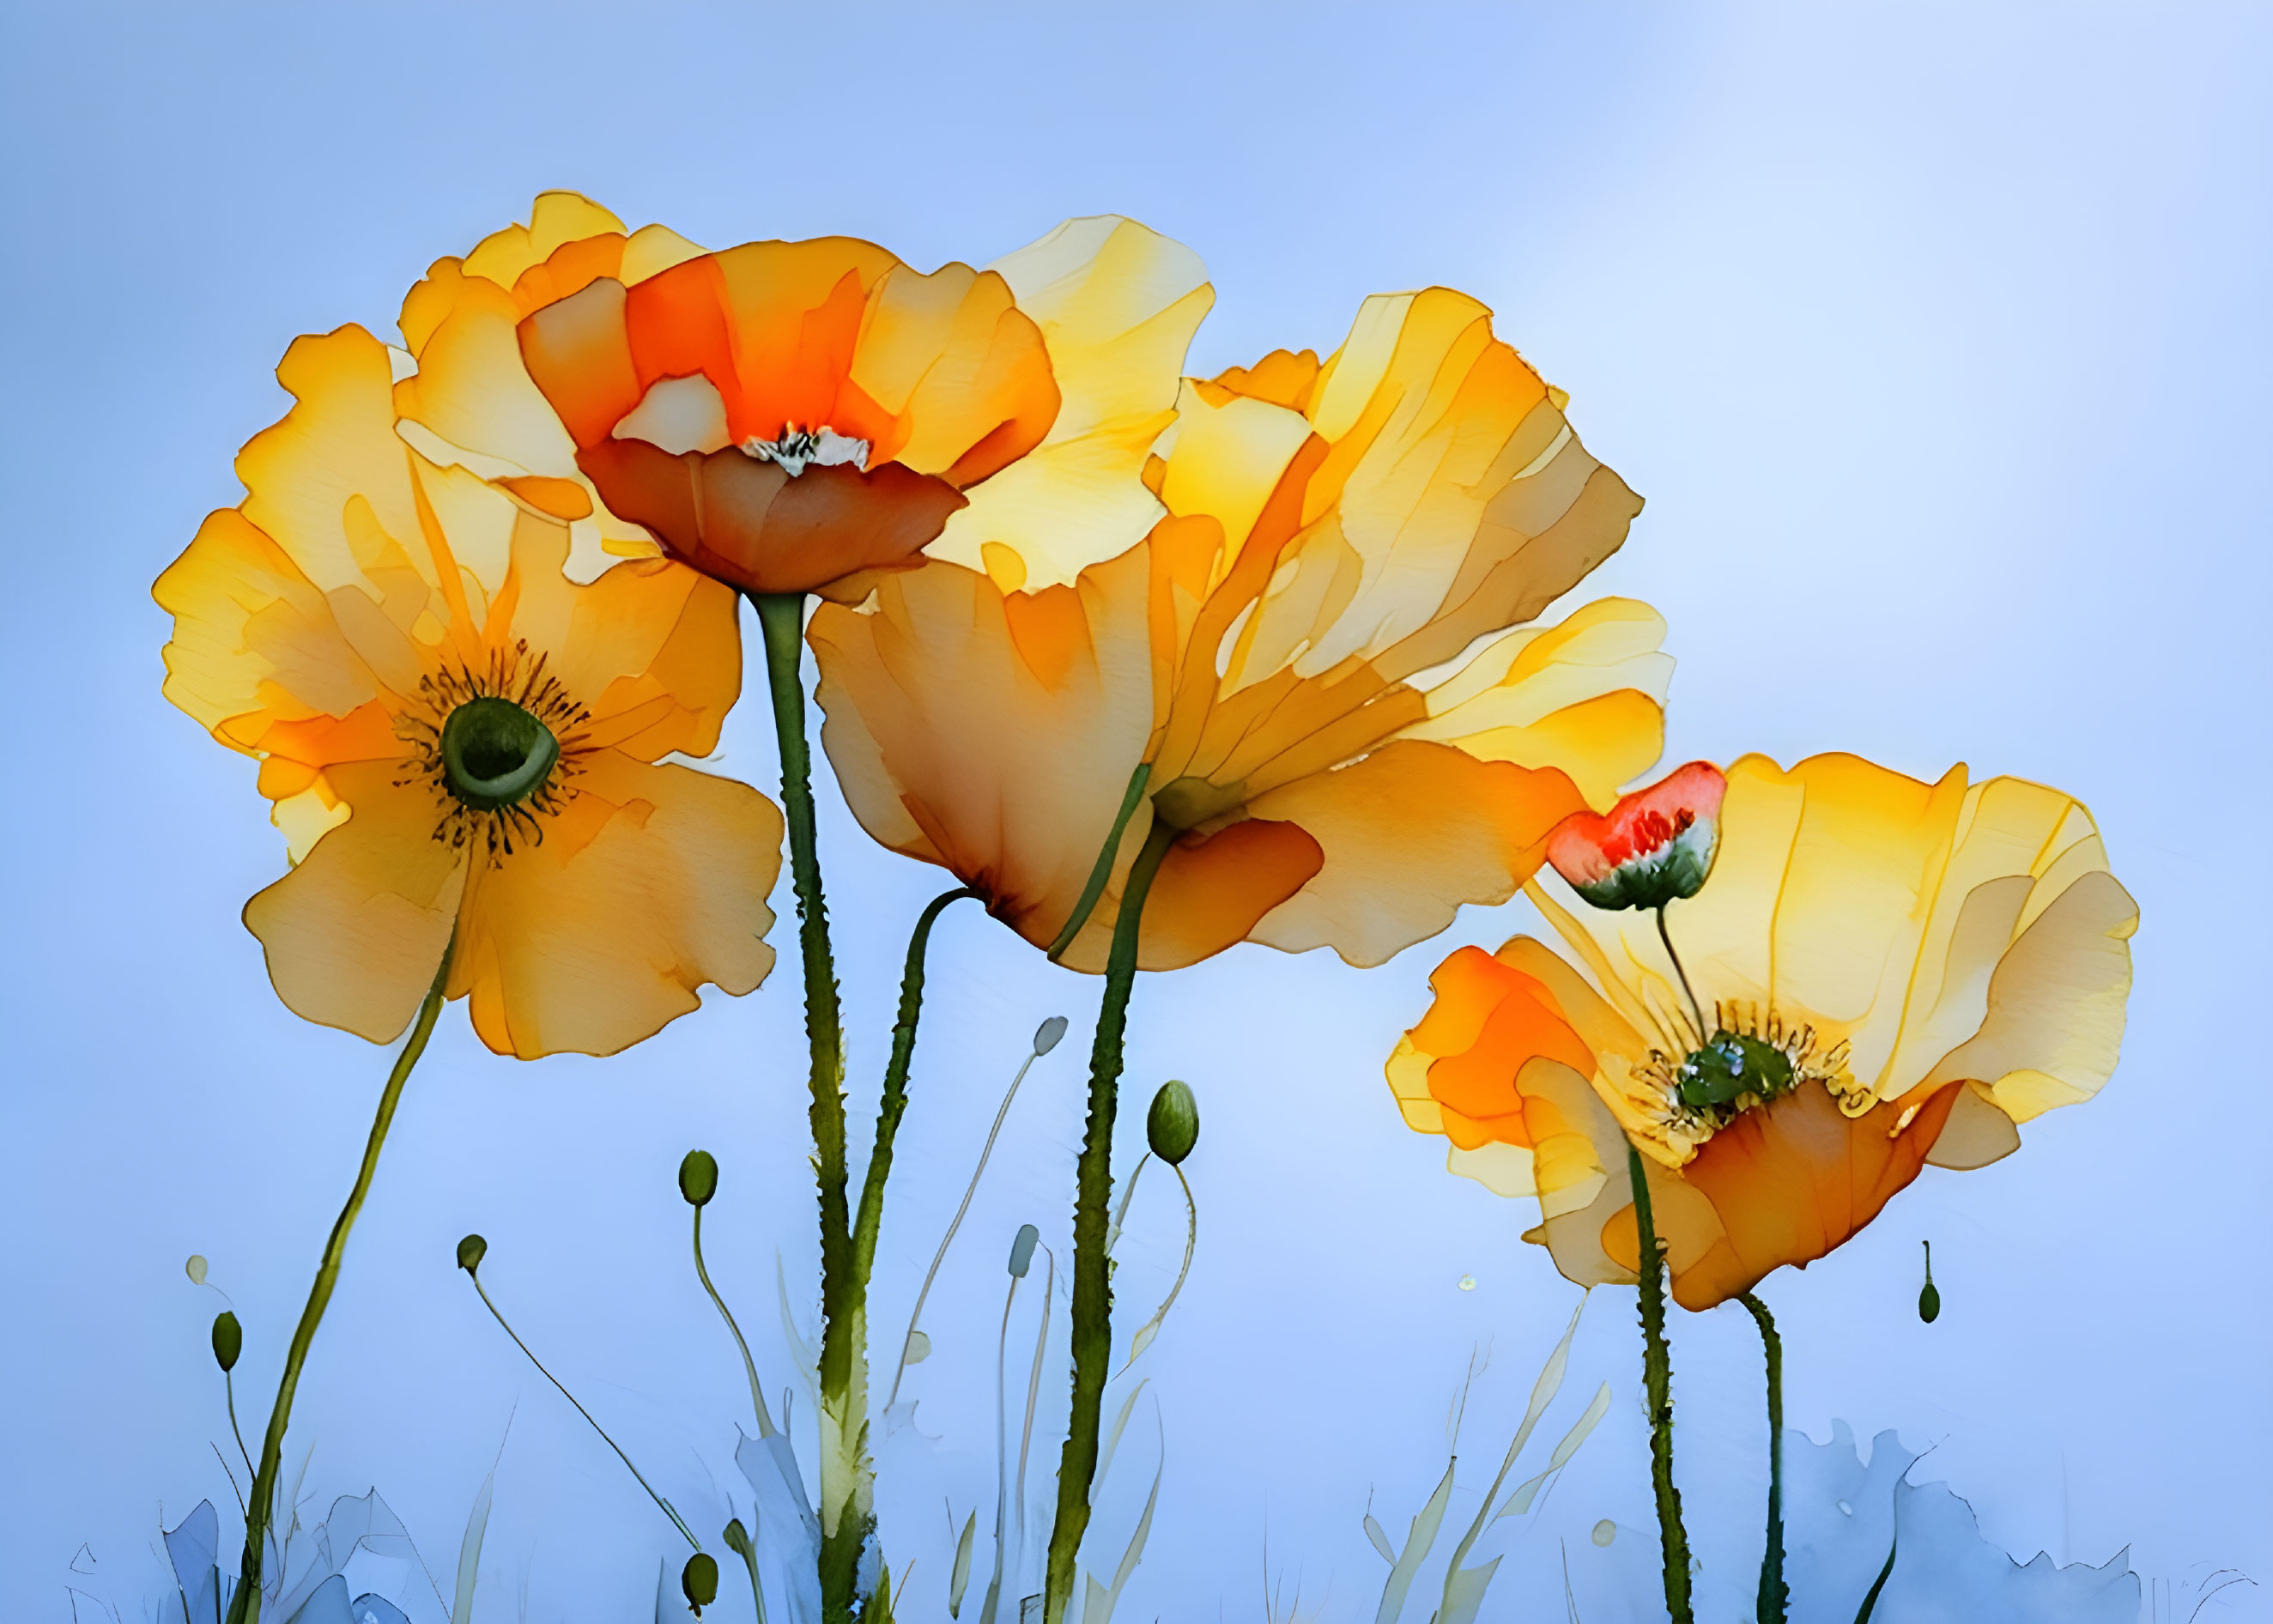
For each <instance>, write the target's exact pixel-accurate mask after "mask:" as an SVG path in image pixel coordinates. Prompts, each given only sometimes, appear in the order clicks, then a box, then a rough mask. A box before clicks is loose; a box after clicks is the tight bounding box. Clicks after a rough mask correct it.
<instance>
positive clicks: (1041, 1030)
mask: <svg viewBox="0 0 2273 1624" xmlns="http://www.w3.org/2000/svg"><path fill="white" fill-rule="evenodd" d="M1065 1035H1066V1018H1065V1017H1064V1016H1063V1015H1052V1016H1051V1017H1050V1018H1049V1019H1048V1020H1046V1021H1045V1022H1042V1023H1041V1025H1039V1026H1038V1027H1036V1028H1035V1029H1034V1052H1035V1053H1036V1054H1038V1055H1041V1054H1047V1053H1048V1052H1049V1051H1051V1050H1053V1049H1054V1048H1056V1047H1057V1046H1058V1041H1059V1040H1060V1039H1061V1038H1062V1037H1064V1036H1065Z"/></svg>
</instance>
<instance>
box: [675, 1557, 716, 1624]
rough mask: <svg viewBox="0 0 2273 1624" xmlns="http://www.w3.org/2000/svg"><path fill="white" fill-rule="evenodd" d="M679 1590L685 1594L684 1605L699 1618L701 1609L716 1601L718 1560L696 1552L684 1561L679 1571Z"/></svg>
mask: <svg viewBox="0 0 2273 1624" xmlns="http://www.w3.org/2000/svg"><path fill="white" fill-rule="evenodd" d="M679 1589H680V1590H684V1591H686V1605H688V1606H690V1607H693V1608H694V1616H695V1617H696V1618H698V1619H699V1618H701V1616H702V1609H703V1608H705V1607H707V1606H709V1605H710V1604H711V1603H712V1602H714V1601H716V1600H717V1599H718V1560H717V1558H716V1557H714V1556H712V1555H711V1554H710V1553H709V1552H708V1551H697V1552H696V1553H694V1555H692V1556H690V1557H688V1558H687V1559H686V1567H684V1568H680V1569H679Z"/></svg>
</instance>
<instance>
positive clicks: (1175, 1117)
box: [1144, 1080, 1200, 1167]
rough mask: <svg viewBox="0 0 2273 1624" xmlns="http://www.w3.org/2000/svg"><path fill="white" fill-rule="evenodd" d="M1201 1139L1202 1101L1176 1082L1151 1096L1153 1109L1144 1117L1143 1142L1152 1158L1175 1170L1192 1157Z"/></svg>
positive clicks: (1164, 1084) (1166, 1085)
mask: <svg viewBox="0 0 2273 1624" xmlns="http://www.w3.org/2000/svg"><path fill="white" fill-rule="evenodd" d="M1199 1137H1200V1103H1199V1101H1197V1100H1196V1099H1194V1098H1193V1097H1192V1091H1191V1089H1189V1088H1188V1087H1187V1086H1185V1085H1184V1084H1183V1083H1181V1082H1177V1081H1174V1080H1171V1081H1167V1082H1164V1083H1162V1084H1161V1085H1160V1091H1159V1093H1158V1094H1155V1095H1154V1096H1152V1110H1151V1111H1147V1112H1146V1113H1145V1116H1144V1141H1145V1143H1147V1144H1149V1145H1151V1146H1152V1154H1153V1155H1154V1156H1159V1158H1160V1159H1161V1160H1162V1161H1163V1162H1166V1163H1167V1164H1168V1165H1169V1166H1171V1167H1174V1165H1176V1164H1177V1163H1179V1162H1181V1161H1182V1160H1183V1159H1184V1158H1185V1157H1186V1156H1189V1155H1191V1153H1192V1147H1193V1146H1194V1145H1196V1144H1197V1143H1198V1142H1199Z"/></svg>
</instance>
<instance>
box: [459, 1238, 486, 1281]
mask: <svg viewBox="0 0 2273 1624" xmlns="http://www.w3.org/2000/svg"><path fill="white" fill-rule="evenodd" d="M489 1254H490V1243H489V1242H487V1241H486V1240H484V1239H482V1238H481V1237H480V1236H478V1235H469V1236H467V1237H466V1238H465V1239H463V1240H461V1241H460V1242H459V1243H458V1267H459V1268H460V1269H464V1270H465V1271H466V1272H467V1273H468V1274H469V1275H470V1274H472V1273H473V1272H474V1271H475V1270H476V1269H479V1268H481V1266H482V1260H483V1259H484V1258H485V1257H487V1256H488V1255H489Z"/></svg>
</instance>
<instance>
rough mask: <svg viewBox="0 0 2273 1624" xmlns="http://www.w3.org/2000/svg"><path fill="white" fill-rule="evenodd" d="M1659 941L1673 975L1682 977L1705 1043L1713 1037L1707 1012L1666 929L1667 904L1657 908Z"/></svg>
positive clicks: (1700, 1041) (1660, 904)
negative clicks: (1707, 1021)
mask: <svg viewBox="0 0 2273 1624" xmlns="http://www.w3.org/2000/svg"><path fill="white" fill-rule="evenodd" d="M1657 939H1658V940H1660V941H1662V942H1663V943H1664V944H1665V956H1666V957H1667V958H1669V959H1671V960H1672V961H1673V973H1674V974H1675V975H1677V976H1678V977H1681V992H1682V996H1683V997H1684V998H1686V999H1688V1000H1689V1014H1690V1015H1691V1016H1692V1018H1693V1019H1694V1020H1695V1021H1696V1022H1697V1041H1698V1042H1699V1043H1700V1044H1701V1043H1703V1042H1705V1040H1706V1039H1707V1038H1709V1037H1712V1036H1713V1034H1712V1033H1710V1032H1708V1031H1707V1030H1706V1029H1705V1011H1704V1008H1703V1007H1702V1006H1700V1005H1699V1003H1698V1002H1697V990H1696V989H1695V988H1693V987H1692V986H1691V985H1690V984H1689V972H1688V971H1687V970H1685V969H1683V968H1682V967H1681V955H1680V954H1677V953H1676V952H1675V951H1674V950H1673V937H1672V934H1671V932H1669V931H1667V930H1666V928H1665V904H1664V903H1662V902H1661V903H1659V904H1658V907H1657Z"/></svg>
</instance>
